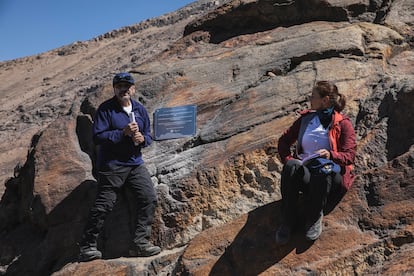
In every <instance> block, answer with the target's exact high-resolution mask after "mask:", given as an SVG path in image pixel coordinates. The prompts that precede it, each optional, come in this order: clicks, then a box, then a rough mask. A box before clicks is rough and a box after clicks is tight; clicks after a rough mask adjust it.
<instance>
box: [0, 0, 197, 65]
mask: <svg viewBox="0 0 414 276" xmlns="http://www.w3.org/2000/svg"><path fill="white" fill-rule="evenodd" d="M192 2H194V1H190V0H124V1H114V0H112V1H111V0H0V62H1V61H5V60H11V59H15V58H19V57H24V56H31V55H35V54H39V53H42V52H46V51H48V50H52V49H55V48H58V47H61V46H63V45H67V44H71V43H72V42H75V41H84V40H89V39H92V38H94V37H96V36H99V35H101V34H104V33H106V32H109V31H112V30H115V29H119V28H121V27H124V26H129V25H133V24H135V23H139V22H141V21H143V20H145V19H148V18H152V17H157V16H160V15H162V14H165V13H168V12H171V11H175V10H177V9H179V8H181V7H184V6H185V5H187V4H189V3H192Z"/></svg>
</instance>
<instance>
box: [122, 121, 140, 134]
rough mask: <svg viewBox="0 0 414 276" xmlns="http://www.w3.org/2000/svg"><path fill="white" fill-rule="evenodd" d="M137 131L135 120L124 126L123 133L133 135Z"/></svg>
mask: <svg viewBox="0 0 414 276" xmlns="http://www.w3.org/2000/svg"><path fill="white" fill-rule="evenodd" d="M138 131H139V127H138V124H137V123H136V122H132V123H129V124H128V125H127V126H126V127H125V128H124V135H125V136H131V137H133V136H134V134H135V133H136V132H138Z"/></svg>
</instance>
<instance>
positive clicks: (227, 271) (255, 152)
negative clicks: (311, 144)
mask: <svg viewBox="0 0 414 276" xmlns="http://www.w3.org/2000/svg"><path fill="white" fill-rule="evenodd" d="M413 8H414V5H413V3H412V1H409V0H395V1H362V0H359V1H358V0H352V1H351V0H350V1H329V0H325V1H294V0H289V1H287V0H279V1H277V0H275V1H265V0H243V1H240V0H239V1H235V0H234V1H225V3H224V2H222V1H211V3H210V2H209V1H199V2H198V3H194V4H193V5H190V6H188V7H186V8H184V9H182V10H180V11H177V12H176V13H172V14H170V15H166V16H164V17H162V18H160V19H154V20H152V21H148V22H143V23H141V24H138V25H136V26H133V27H128V28H124V29H121V30H118V31H114V32H112V33H109V34H106V35H103V36H102V37H100V38H97V39H95V40H93V41H88V42H78V43H74V44H73V45H69V46H67V47H63V48H60V49H57V50H54V51H51V52H48V53H45V54H42V55H39V56H36V57H29V58H25V59H20V60H16V61H11V62H4V63H2V64H0V66H1V68H2V73H1V74H0V80H1V82H0V83H3V84H2V85H3V87H2V96H3V97H2V103H1V104H2V106H4V109H2V111H1V112H2V115H3V116H2V118H1V120H3V123H2V132H1V135H2V138H3V143H2V145H1V148H2V153H1V156H0V157H1V158H0V160H1V162H2V168H3V173H2V177H3V179H4V180H6V179H7V177H10V176H11V174H12V173H11V171H13V168H14V176H13V177H12V178H10V179H8V180H7V181H6V182H5V184H6V185H5V188H4V189H5V190H4V194H3V197H2V199H1V202H0V233H1V234H0V267H1V269H2V270H0V271H3V272H4V273H5V274H6V273H7V274H10V275H22V274H31V275H47V274H50V273H53V272H54V273H55V274H56V275H73V274H76V275H86V274H95V275H98V274H100V273H106V274H117V275H118V274H119V275H129V274H133V275H135V274H138V275H141V274H142V275H148V274H149V275H156V274H160V275H167V274H169V275H171V274H177V275H187V274H190V275H208V274H212V275H258V274H263V275H279V274H280V275H285V274H290V273H296V274H300V275H306V274H312V273H317V274H329V275H330V274H345V275H348V274H357V275H362V274H364V275H366V274H399V273H401V274H404V273H407V274H409V273H413V272H414V268H413V267H412V266H411V265H410V263H412V261H413V257H412V254H410V252H412V251H413V250H414V246H413V240H414V239H413V236H414V215H413V214H414V200H413V198H414V180H413V176H414V148H413V144H414V131H413V130H412V129H411V128H410V125H411V124H412V123H411V122H412V119H413V118H414V111H413V105H414V78H413V76H414V52H413V41H414V40H413V34H414V30H413V26H414V25H413V23H414V22H413V21H414V16H413V10H414V9H413ZM120 70H122V71H130V72H131V73H133V74H134V77H135V78H136V80H137V90H138V93H137V99H139V100H140V101H141V102H142V103H143V104H144V105H145V106H146V108H147V109H148V111H149V113H151V114H152V113H153V112H154V111H155V110H156V109H157V108H160V107H171V106H179V105H186V104H195V105H197V134H196V136H195V137H189V138H182V139H176V140H166V141H158V142H154V144H153V145H152V146H151V147H150V148H148V149H146V150H145V152H144V157H145V160H146V163H147V166H148V168H149V170H150V172H151V174H152V177H153V182H154V185H155V187H156V190H157V192H158V196H159V201H160V205H159V208H158V209H157V214H156V222H155V225H154V233H153V240H154V242H155V243H157V244H159V245H160V246H162V247H163V249H164V251H163V252H162V254H161V255H160V256H155V257H151V258H141V259H139V258H125V256H127V248H128V242H129V240H130V238H131V234H130V232H131V231H130V230H131V229H130V221H131V220H132V219H133V217H134V214H133V213H131V212H129V200H128V193H126V192H122V193H121V194H120V196H119V200H118V202H117V205H116V207H115V210H114V211H113V213H111V215H110V216H109V218H108V220H107V223H106V226H105V231H104V233H102V235H101V239H100V241H99V247H100V248H101V249H102V250H103V252H104V260H97V261H94V262H92V263H86V264H85V263H82V264H79V263H77V262H76V255H77V246H76V242H77V241H78V240H79V238H80V235H81V232H82V227H83V225H84V224H85V220H86V217H87V213H88V209H89V207H90V205H91V204H92V202H93V198H94V193H95V189H96V180H95V178H94V176H93V175H94V172H95V170H94V161H95V148H94V146H93V144H92V142H91V137H90V127H91V124H92V118H93V115H94V112H95V110H96V108H97V106H98V105H99V103H100V102H102V101H103V100H105V99H107V98H108V97H111V96H112V88H111V84H110V79H111V76H112V75H113V73H114V72H117V71H120ZM322 79H328V80H332V81H335V82H336V83H337V85H338V87H339V89H340V91H341V93H343V94H344V95H346V97H347V99H348V105H347V108H346V110H345V112H346V113H347V114H349V116H350V117H351V120H352V122H353V123H354V125H355V129H356V133H357V137H358V157H357V163H356V166H355V168H356V173H357V175H358V177H357V179H356V181H355V184H354V186H353V187H352V189H351V190H350V192H349V193H348V194H347V195H346V196H345V197H344V199H343V200H342V201H341V203H340V204H339V205H338V206H337V207H336V208H335V209H334V210H333V211H332V212H331V213H330V214H329V215H327V216H326V219H325V222H324V229H325V230H324V232H323V234H322V236H321V238H320V239H319V240H318V241H316V242H315V243H314V244H308V243H306V242H305V241H304V240H303V238H302V235H301V233H297V234H296V235H295V236H294V238H293V241H292V242H291V243H289V244H288V245H287V246H282V247H281V246H278V245H276V244H275V243H274V232H275V229H276V228H277V226H278V224H279V223H280V191H279V186H280V171H281V168H282V165H281V163H280V161H279V160H278V154H277V149H276V143H277V139H278V137H279V136H280V134H281V132H282V131H283V130H285V129H286V128H287V127H288V126H289V125H290V123H291V122H292V121H293V120H294V119H295V118H296V116H297V111H299V110H301V109H304V108H306V107H307V100H306V96H307V95H308V94H309V90H310V88H311V87H312V85H313V84H314V82H315V81H316V80H322ZM6 80H9V81H6ZM21 91H26V93H22V94H23V95H22V97H19V98H17V97H15V95H16V93H19V92H20V93H21ZM26 152H28V154H27V155H26ZM16 164H19V165H17V166H16Z"/></svg>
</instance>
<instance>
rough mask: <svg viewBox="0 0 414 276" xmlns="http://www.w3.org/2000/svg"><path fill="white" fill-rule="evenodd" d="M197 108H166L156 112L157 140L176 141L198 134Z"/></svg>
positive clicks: (190, 106)
mask: <svg viewBox="0 0 414 276" xmlns="http://www.w3.org/2000/svg"><path fill="white" fill-rule="evenodd" d="M196 115H197V106H195V105H185V106H177V107H166V108H160V109H157V110H155V112H154V134H155V140H166V139H176V138H182V137H187V136H194V135H195V134H196Z"/></svg>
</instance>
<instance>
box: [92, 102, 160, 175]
mask: <svg viewBox="0 0 414 276" xmlns="http://www.w3.org/2000/svg"><path fill="white" fill-rule="evenodd" d="M131 102H132V112H134V114H135V121H136V122H137V124H138V127H139V130H140V132H141V133H142V135H143V136H144V138H145V141H144V142H143V143H141V144H140V145H138V146H135V145H134V142H133V141H132V138H131V137H128V136H125V135H124V134H123V129H124V128H125V127H126V126H127V125H128V123H129V122H130V121H129V117H128V114H127V113H126V112H125V111H124V110H123V109H122V107H121V105H120V104H119V103H118V101H117V99H116V97H113V98H111V99H109V100H107V101H105V102H103V103H102V104H101V105H100V106H99V108H98V110H97V111H96V114H95V119H94V122H93V128H92V132H93V141H94V143H95V144H96V145H99V146H100V147H99V149H98V156H97V167H98V169H99V168H101V167H102V166H105V165H108V164H117V165H124V166H137V165H141V164H143V163H144V160H143V159H142V154H141V149H142V148H143V147H146V146H149V145H150V144H151V142H152V137H151V126H150V120H149V117H148V113H147V111H146V110H145V108H144V106H143V105H142V104H140V103H138V102H136V101H134V100H132V99H131Z"/></svg>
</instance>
